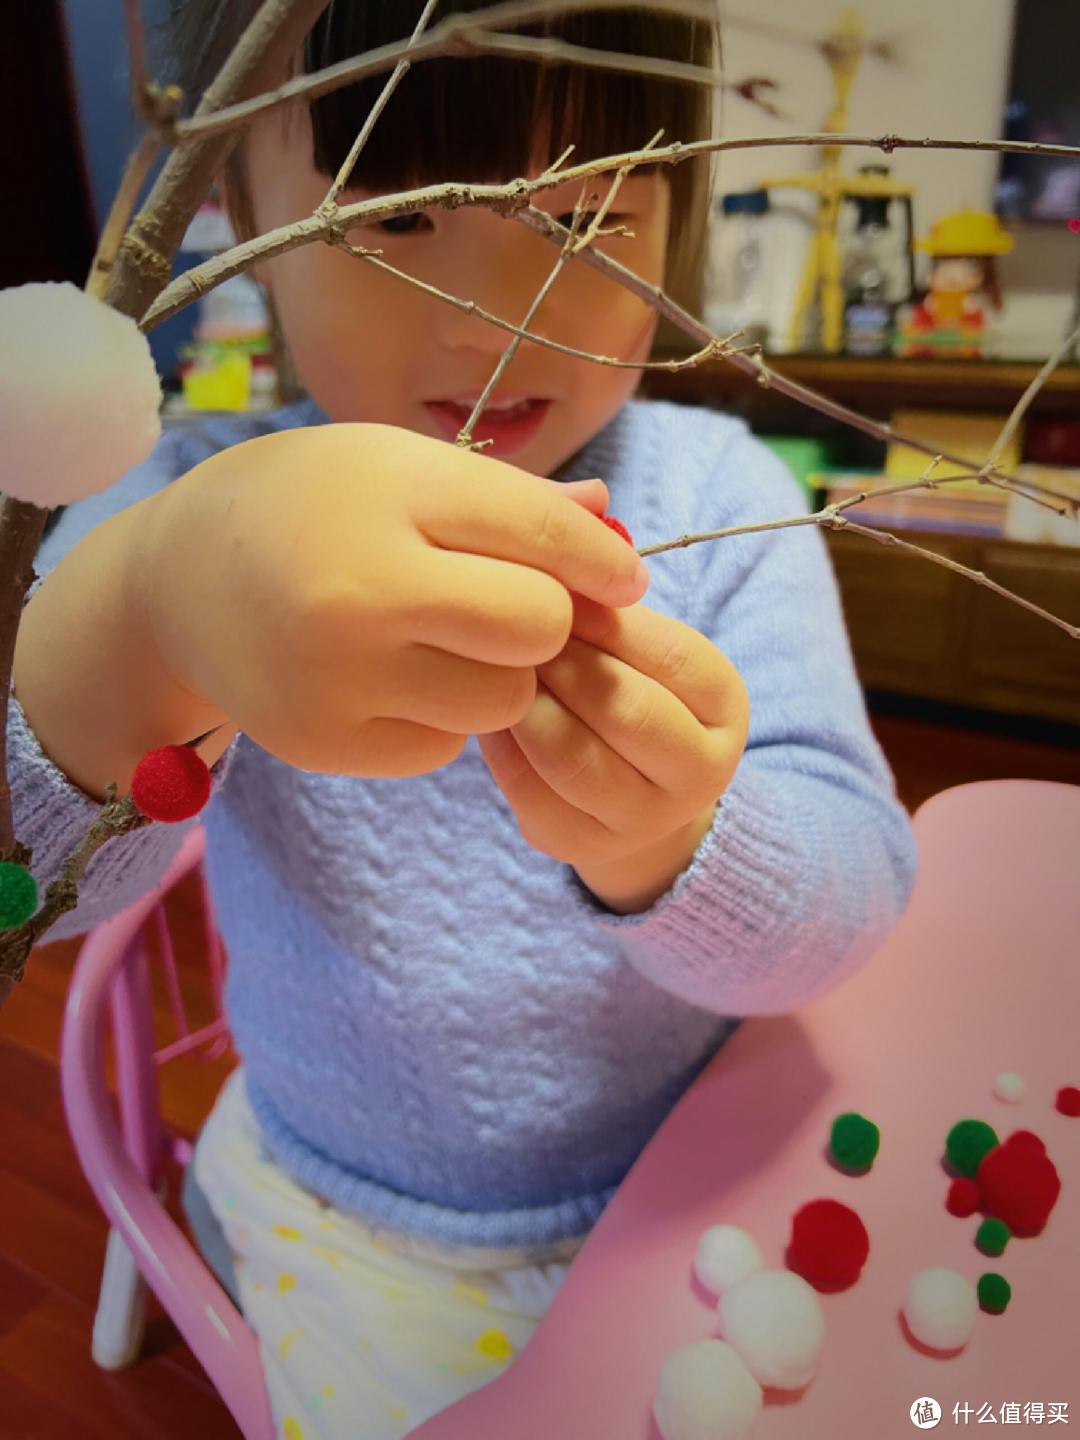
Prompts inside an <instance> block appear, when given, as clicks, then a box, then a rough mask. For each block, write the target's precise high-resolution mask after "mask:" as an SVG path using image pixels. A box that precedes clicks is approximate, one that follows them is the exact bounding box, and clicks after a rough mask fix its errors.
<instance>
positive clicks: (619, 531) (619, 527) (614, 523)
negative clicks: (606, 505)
mask: <svg viewBox="0 0 1080 1440" xmlns="http://www.w3.org/2000/svg"><path fill="white" fill-rule="evenodd" d="M599 518H600V519H601V520H602V521H603V522H604V524H605V525H606V526H607V527H608V529H609V530H614V531H615V534H616V535H621V536H622V538H623V539H624V540H625V541H626V543H627V544H628V545H633V543H634V542H633V540H632V539H631V538H630V531H629V530H627V528H626V526H625V525H624V524H623V523H622V521H621V520H616V519H615V516H614V515H601V516H600V517H599Z"/></svg>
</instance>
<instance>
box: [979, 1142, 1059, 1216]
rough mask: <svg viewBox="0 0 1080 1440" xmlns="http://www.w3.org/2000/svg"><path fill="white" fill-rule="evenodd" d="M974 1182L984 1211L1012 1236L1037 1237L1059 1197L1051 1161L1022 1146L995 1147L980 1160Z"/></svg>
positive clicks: (1009, 1144) (1057, 1178)
mask: <svg viewBox="0 0 1080 1440" xmlns="http://www.w3.org/2000/svg"><path fill="white" fill-rule="evenodd" d="M976 1178H977V1179H978V1183H979V1197H980V1199H981V1200H982V1203H983V1206H984V1208H985V1209H986V1210H988V1211H989V1212H990V1214H991V1215H994V1216H996V1217H997V1219H999V1220H1004V1221H1005V1224H1006V1225H1008V1227H1009V1229H1010V1230H1011V1231H1012V1232H1013V1234H1014V1235H1037V1234H1038V1233H1039V1231H1040V1230H1041V1229H1042V1228H1043V1226H1044V1225H1045V1224H1046V1222H1047V1220H1048V1219H1049V1218H1050V1212H1051V1210H1053V1208H1054V1206H1055V1205H1056V1204H1057V1198H1058V1196H1059V1195H1060V1194H1061V1180H1060V1178H1059V1176H1058V1173H1057V1170H1056V1169H1055V1168H1054V1164H1053V1161H1051V1159H1050V1158H1049V1156H1047V1155H1044V1154H1042V1153H1041V1152H1040V1151H1038V1150H1036V1149H1034V1147H1032V1146H1031V1145H1029V1144H1025V1143H1021V1144H1019V1145H1017V1144H1012V1143H1008V1142H1006V1144H1004V1145H997V1146H995V1147H994V1149H993V1150H990V1151H988V1153H987V1154H986V1155H984V1156H983V1158H982V1162H981V1163H980V1165H979V1172H978V1176H977V1177H976Z"/></svg>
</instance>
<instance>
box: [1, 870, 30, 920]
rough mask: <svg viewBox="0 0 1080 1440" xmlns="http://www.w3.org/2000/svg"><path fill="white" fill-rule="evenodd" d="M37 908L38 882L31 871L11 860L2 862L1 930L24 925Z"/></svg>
mask: <svg viewBox="0 0 1080 1440" xmlns="http://www.w3.org/2000/svg"><path fill="white" fill-rule="evenodd" d="M37 908H38V887H37V881H36V880H35V879H34V877H33V875H31V874H30V871H29V870H27V869H26V867H25V866H23V865H16V864H14V863H13V862H12V861H10V860H4V861H0V930H14V929H16V928H17V927H18V926H19V925H24V924H25V923H26V921H27V920H29V919H30V917H31V916H32V915H33V914H34V912H35V911H36V910H37Z"/></svg>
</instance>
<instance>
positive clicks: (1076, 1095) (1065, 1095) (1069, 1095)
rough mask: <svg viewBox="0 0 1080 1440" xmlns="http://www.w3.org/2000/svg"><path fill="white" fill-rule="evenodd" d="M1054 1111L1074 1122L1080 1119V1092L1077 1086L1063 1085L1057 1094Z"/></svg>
mask: <svg viewBox="0 0 1080 1440" xmlns="http://www.w3.org/2000/svg"><path fill="white" fill-rule="evenodd" d="M1054 1109H1055V1110H1058V1111H1060V1113H1061V1114H1062V1115H1068V1116H1069V1117H1070V1119H1072V1120H1075V1119H1077V1118H1078V1117H1080V1090H1078V1089H1077V1088H1076V1086H1075V1085H1063V1086H1062V1087H1061V1089H1060V1090H1059V1091H1058V1092H1057V1099H1056V1100H1055V1101H1054Z"/></svg>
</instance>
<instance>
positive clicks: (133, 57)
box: [124, 0, 154, 123]
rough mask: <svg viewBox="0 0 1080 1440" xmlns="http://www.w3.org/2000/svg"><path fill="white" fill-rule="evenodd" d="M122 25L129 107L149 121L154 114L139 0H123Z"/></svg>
mask: <svg viewBox="0 0 1080 1440" xmlns="http://www.w3.org/2000/svg"><path fill="white" fill-rule="evenodd" d="M124 25H125V29H126V31H127V49H128V67H129V69H130V71H131V108H132V109H133V110H134V111H135V113H136V115H141V116H142V117H143V119H144V120H146V121H147V122H148V123H149V122H150V120H151V119H152V118H153V115H154V105H153V102H152V100H151V98H150V70H149V67H148V66H147V63H146V34H145V32H144V30H143V22H142V3H141V0H124Z"/></svg>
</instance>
